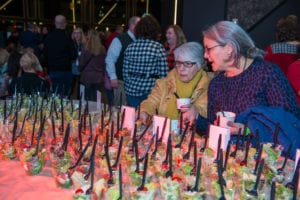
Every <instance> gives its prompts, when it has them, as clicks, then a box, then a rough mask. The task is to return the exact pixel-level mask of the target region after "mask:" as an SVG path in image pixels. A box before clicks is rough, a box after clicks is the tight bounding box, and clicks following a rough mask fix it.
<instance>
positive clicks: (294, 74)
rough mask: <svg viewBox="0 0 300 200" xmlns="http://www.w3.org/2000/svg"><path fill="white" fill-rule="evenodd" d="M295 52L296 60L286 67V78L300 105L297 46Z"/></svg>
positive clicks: (299, 47) (299, 55)
mask: <svg viewBox="0 0 300 200" xmlns="http://www.w3.org/2000/svg"><path fill="white" fill-rule="evenodd" d="M297 52H298V59H297V60H296V61H295V62H293V63H292V64H291V65H290V66H289V67H288V70H287V78H288V79H289V81H290V83H291V85H292V87H293V89H294V92H295V95H296V98H297V101H298V104H299V105H300V45H298V46H297Z"/></svg>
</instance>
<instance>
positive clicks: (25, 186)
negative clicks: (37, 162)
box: [0, 160, 73, 200]
mask: <svg viewBox="0 0 300 200" xmlns="http://www.w3.org/2000/svg"><path fill="white" fill-rule="evenodd" d="M72 193H73V189H62V188H59V187H57V186H56V184H55V181H54V179H53V178H52V172H51V168H50V167H44V169H43V171H42V172H41V173H40V174H39V175H36V176H29V175H26V173H25V171H24V169H23V168H22V165H21V162H20V161H3V160H0V199H1V200H15V199H17V200H19V199H20V200H21V199H22V200H23V199H24V200H25V199H30V200H35V199H39V200H53V199H55V200H59V199H62V200H69V199H73V198H72Z"/></svg>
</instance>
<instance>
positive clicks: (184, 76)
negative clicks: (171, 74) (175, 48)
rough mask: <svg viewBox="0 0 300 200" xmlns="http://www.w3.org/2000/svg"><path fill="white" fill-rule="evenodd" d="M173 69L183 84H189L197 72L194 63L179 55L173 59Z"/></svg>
mask: <svg viewBox="0 0 300 200" xmlns="http://www.w3.org/2000/svg"><path fill="white" fill-rule="evenodd" d="M175 67H176V70H177V73H178V78H179V80H180V81H182V82H185V83H187V82H190V81H191V80H192V79H193V78H194V76H195V75H196V74H197V72H198V70H199V68H198V66H197V63H196V62H194V61H192V60H188V59H186V58H185V57H183V56H181V55H179V56H178V57H176V58H175Z"/></svg>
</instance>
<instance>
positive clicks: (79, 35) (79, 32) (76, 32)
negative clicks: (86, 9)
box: [74, 30, 82, 42]
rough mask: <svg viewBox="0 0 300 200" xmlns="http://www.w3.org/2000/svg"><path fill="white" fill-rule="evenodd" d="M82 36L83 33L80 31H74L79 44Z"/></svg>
mask: <svg viewBox="0 0 300 200" xmlns="http://www.w3.org/2000/svg"><path fill="white" fill-rule="evenodd" d="M81 35H82V33H81V31H79V30H75V31H74V39H75V40H76V41H77V42H80V41H81Z"/></svg>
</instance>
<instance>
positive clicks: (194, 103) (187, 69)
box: [140, 42, 210, 125]
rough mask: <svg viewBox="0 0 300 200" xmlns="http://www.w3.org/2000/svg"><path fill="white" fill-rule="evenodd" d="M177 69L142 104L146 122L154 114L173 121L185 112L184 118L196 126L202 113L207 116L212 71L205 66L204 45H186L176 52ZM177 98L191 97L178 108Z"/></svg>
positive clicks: (158, 84) (156, 85)
mask: <svg viewBox="0 0 300 200" xmlns="http://www.w3.org/2000/svg"><path fill="white" fill-rule="evenodd" d="M174 57H175V62H174V66H175V68H174V69H172V70H171V71H170V72H169V73H168V75H167V77H166V78H162V79H158V80H157V81H156V83H155V86H154V87H153V88H152V91H151V93H150V94H149V95H148V98H147V99H146V100H144V101H143V102H142V103H141V108H140V112H141V113H140V117H141V120H142V122H146V120H147V118H148V117H149V116H151V115H154V114H157V115H159V116H164V117H168V118H170V119H171V120H173V119H174V120H176V119H178V118H179V116H180V115H179V114H180V112H182V114H183V121H184V122H188V123H189V125H193V123H194V121H195V119H196V118H197V116H198V115H200V116H202V117H206V114H207V112H206V107H207V89H208V84H209V81H210V79H209V77H208V74H207V73H206V72H205V71H204V70H203V69H202V66H203V64H204V58H203V48H202V46H201V45H200V44H199V43H197V42H188V43H185V44H182V45H181V46H179V47H178V48H176V50H175V51H174ZM177 98H190V102H191V103H190V104H187V105H183V106H181V107H180V109H178V108H177V104H176V99H177Z"/></svg>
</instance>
